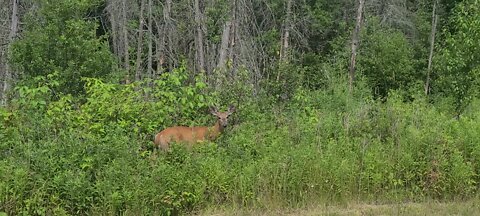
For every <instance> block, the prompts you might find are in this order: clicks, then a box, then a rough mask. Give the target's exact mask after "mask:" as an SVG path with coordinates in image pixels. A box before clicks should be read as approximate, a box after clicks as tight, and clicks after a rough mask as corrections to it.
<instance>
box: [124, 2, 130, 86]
mask: <svg viewBox="0 0 480 216" xmlns="http://www.w3.org/2000/svg"><path fill="white" fill-rule="evenodd" d="M122 34H123V55H124V56H123V58H124V59H123V60H124V68H125V70H126V71H127V74H126V77H125V83H126V84H128V83H130V55H129V53H128V47H129V45H128V26H127V0H122Z"/></svg>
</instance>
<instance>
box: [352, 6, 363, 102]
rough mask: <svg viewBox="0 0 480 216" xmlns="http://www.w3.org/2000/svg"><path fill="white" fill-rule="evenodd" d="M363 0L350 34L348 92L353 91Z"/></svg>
mask: <svg viewBox="0 0 480 216" xmlns="http://www.w3.org/2000/svg"><path fill="white" fill-rule="evenodd" d="M364 4H365V0H359V4H358V8H357V20H356V25H355V29H354V31H353V34H352V55H351V58H350V71H349V77H350V79H349V90H350V93H352V91H353V81H354V80H355V63H356V58H357V49H358V42H359V40H358V38H359V36H360V29H361V28H362V16H363V5H364Z"/></svg>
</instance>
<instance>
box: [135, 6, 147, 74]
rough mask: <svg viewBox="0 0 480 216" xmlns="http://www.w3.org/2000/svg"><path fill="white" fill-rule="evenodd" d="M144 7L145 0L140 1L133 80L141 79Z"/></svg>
mask: <svg viewBox="0 0 480 216" xmlns="http://www.w3.org/2000/svg"><path fill="white" fill-rule="evenodd" d="M144 8H145V0H141V1H140V16H139V24H138V38H137V60H136V62H135V66H136V69H135V81H140V80H141V78H142V77H141V74H142V50H143V25H144V19H143V9H144Z"/></svg>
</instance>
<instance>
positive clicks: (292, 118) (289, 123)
mask: <svg viewBox="0 0 480 216" xmlns="http://www.w3.org/2000/svg"><path fill="white" fill-rule="evenodd" d="M95 91H100V93H101V91H107V92H110V93H108V95H109V94H111V95H115V96H116V97H113V98H115V100H114V101H112V100H113V99H112V100H111V98H110V97H109V96H108V95H107V96H105V95H103V94H98V93H99V92H97V93H96V94H92V95H91V96H90V97H89V98H87V101H94V102H90V103H87V105H84V106H86V107H80V108H78V109H76V108H75V107H74V106H73V104H75V102H73V101H71V100H68V99H63V100H60V101H57V102H47V103H46V104H45V105H42V104H43V103H40V104H36V105H32V104H30V103H29V104H30V105H31V106H32V107H29V106H30V105H29V106H17V107H15V106H12V107H11V108H10V109H8V110H5V109H3V110H2V111H1V112H0V114H1V117H2V118H1V123H2V124H1V127H2V128H1V129H2V130H1V132H0V138H1V144H0V212H2V211H3V212H6V213H7V214H9V215H17V214H38V215H45V214H47V215H51V214H55V215H57V214H72V215H78V214H108V215H110V214H127V215H138V214H157V215H158V214H182V213H188V212H194V211H200V210H201V209H204V208H208V207H211V206H222V205H223V206H234V207H238V208H258V209H271V208H276V207H285V206H290V207H298V206H303V205H308V204H312V203H326V202H328V203H331V202H348V201H362V202H375V203H392V202H404V201H422V200H426V199H427V200H429V199H438V200H451V199H467V198H472V197H473V196H474V194H475V193H476V192H477V190H478V182H479V175H478V174H479V173H480V163H479V159H480V145H479V144H480V138H479V131H480V125H479V124H478V122H479V120H480V112H479V111H478V110H479V109H478V104H475V103H474V104H473V105H472V106H474V107H472V108H471V109H469V111H467V113H466V114H465V115H464V116H462V117H461V118H460V119H455V118H453V115H451V114H450V113H448V112H446V111H444V110H445V109H441V110H440V109H437V108H436V106H435V105H432V104H431V103H427V102H425V99H423V98H422V97H420V96H418V97H415V98H414V99H413V100H410V101H407V102H405V101H404V98H403V97H401V96H400V95H397V94H395V93H392V94H391V95H390V97H389V99H388V100H387V101H384V102H379V101H375V100H372V99H370V98H368V97H365V96H364V95H368V94H364V93H362V91H359V92H358V93H356V94H354V95H350V94H348V93H347V92H346V89H344V88H339V87H332V88H330V89H325V90H319V91H307V90H301V89H299V90H298V91H296V92H295V93H294V95H293V97H292V99H291V100H290V101H288V102H287V103H283V104H277V105H272V104H270V103H268V104H266V103H264V102H263V103H262V100H260V101H253V102H250V103H246V104H241V105H240V106H239V108H238V113H236V114H235V116H234V118H235V119H234V122H236V124H235V125H233V126H232V127H230V128H228V129H227V130H226V133H224V134H223V135H222V137H221V138H220V139H219V140H217V141H216V142H215V143H203V144H200V145H198V146H196V147H195V148H193V149H192V150H187V149H186V148H184V147H183V145H181V144H177V145H173V147H172V150H171V152H168V153H161V152H154V151H152V148H151V140H150V139H149V138H148V136H144V134H148V133H154V132H155V131H156V129H155V128H154V129H149V128H150V126H145V125H142V124H149V125H150V124H153V123H152V122H150V121H147V120H144V119H143V118H142V117H141V115H146V116H155V115H156V114H159V113H166V112H167V113H168V110H169V107H170V106H173V105H169V104H167V102H165V106H164V107H166V109H167V108H168V109H167V110H166V111H165V110H162V111H158V110H156V109H149V108H151V107H155V108H157V109H159V108H161V107H162V106H160V105H155V106H149V105H148V104H149V103H153V102H148V101H147V102H142V103H145V104H139V103H141V102H139V101H138V100H134V98H133V99H132V98H128V97H129V95H130V94H128V92H123V94H117V93H116V92H115V91H116V90H115V89H113V90H112V89H111V88H104V87H102V88H101V89H100V90H99V89H96V90H95ZM112 91H113V93H112ZM119 91H127V90H121V89H120V90H119ZM132 91H133V90H132ZM93 95H94V96H95V97H94V96H93ZM99 95H103V96H102V99H101V100H98V98H97V97H98V96H99ZM119 97H120V98H119ZM121 97H124V98H121ZM133 97H134V96H133ZM96 98H97V99H96ZM119 104H120V105H121V106H124V107H125V109H124V110H127V111H128V112H129V113H130V114H129V115H133V114H134V113H136V114H135V115H139V116H136V117H135V118H132V119H130V120H129V119H128V118H126V117H128V115H127V114H125V113H122V110H123V109H118V110H116V111H115V112H119V113H116V114H111V113H109V112H110V111H111V109H113V108H114V107H116V106H117V105H119ZM88 106H90V107H88ZM92 106H95V107H104V108H105V110H98V109H93V108H92ZM39 107H40V108H39ZM138 107H140V108H142V109H143V110H142V112H140V113H137V111H136V110H135V109H133V108H138ZM82 108H83V109H82ZM86 108H89V109H86ZM205 113H206V112H205ZM189 115H190V116H192V117H191V119H195V116H203V117H202V118H201V119H200V120H199V121H197V122H196V123H195V124H204V122H205V121H206V120H205V119H207V117H208V116H205V115H206V114H204V113H202V109H199V110H198V112H196V113H195V112H193V113H189ZM85 119H87V120H85ZM177 120H178V119H177ZM132 122H133V123H132ZM163 122H175V120H172V119H168V118H165V119H164V120H163ZM185 122H189V121H185ZM132 124H134V125H135V127H132V126H131V125H132ZM135 128H137V129H135ZM158 129H160V128H158ZM142 130H143V131H142ZM149 130H150V131H149Z"/></svg>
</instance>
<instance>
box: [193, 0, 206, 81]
mask: <svg viewBox="0 0 480 216" xmlns="http://www.w3.org/2000/svg"><path fill="white" fill-rule="evenodd" d="M199 1H200V0H195V2H194V9H195V25H196V31H197V36H196V37H195V45H196V57H195V58H196V60H197V64H198V72H204V71H205V52H204V44H203V42H204V41H203V30H204V26H203V17H202V12H201V11H200V2H199Z"/></svg>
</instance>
